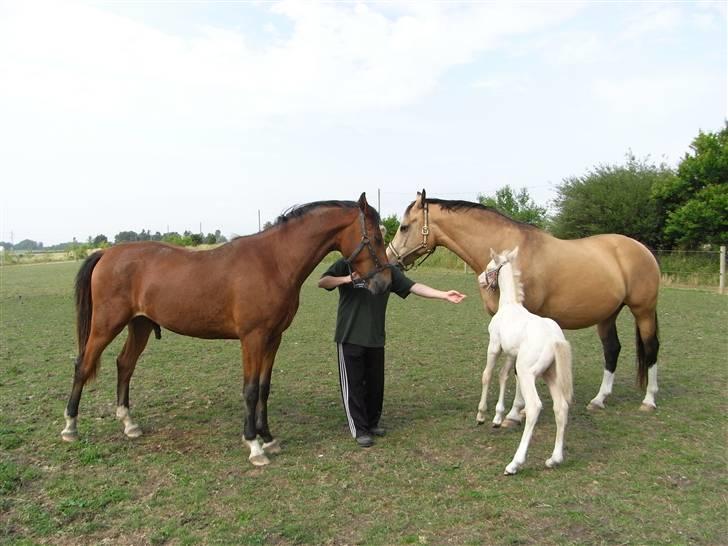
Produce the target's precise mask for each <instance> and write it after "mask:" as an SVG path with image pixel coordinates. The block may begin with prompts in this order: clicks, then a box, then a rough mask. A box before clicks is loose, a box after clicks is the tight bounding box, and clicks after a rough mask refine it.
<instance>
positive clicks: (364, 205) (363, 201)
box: [359, 191, 369, 212]
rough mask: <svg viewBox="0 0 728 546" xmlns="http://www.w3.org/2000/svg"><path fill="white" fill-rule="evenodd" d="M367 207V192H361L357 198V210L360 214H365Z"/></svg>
mask: <svg viewBox="0 0 728 546" xmlns="http://www.w3.org/2000/svg"><path fill="white" fill-rule="evenodd" d="M368 205H369V203H367V192H365V191H363V192H361V195H360V196H359V208H360V209H361V210H362V212H366V211H367V206H368Z"/></svg>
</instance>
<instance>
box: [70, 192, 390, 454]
mask: <svg viewBox="0 0 728 546" xmlns="http://www.w3.org/2000/svg"><path fill="white" fill-rule="evenodd" d="M370 233H371V234H372V238H371V239H370V238H369V234H370ZM332 250H338V251H340V252H341V253H342V254H344V255H345V256H349V257H348V262H349V265H350V267H351V268H352V270H354V271H357V272H359V273H360V275H361V277H363V278H364V279H367V280H368V281H369V282H368V288H369V290H370V291H371V292H372V293H374V294H379V293H382V292H384V291H386V290H387V289H388V287H389V284H390V282H391V271H390V270H389V265H387V262H386V257H385V250H384V242H383V241H382V236H381V232H380V230H379V215H378V214H377V212H376V211H375V210H374V209H372V208H371V207H369V206H368V205H367V201H366V196H365V195H364V194H362V195H361V197H360V198H359V202H358V203H354V202H351V201H319V202H315V203H309V204H308V205H303V206H300V207H296V208H293V209H291V210H290V211H289V212H287V213H286V214H284V215H282V216H280V217H279V218H278V221H277V222H276V224H275V225H274V226H273V227H271V228H269V229H267V230H265V231H263V232H262V233H258V234H256V235H251V236H248V237H239V238H237V239H234V240H233V241H231V242H229V243H227V244H225V245H222V246H220V247H218V248H215V249H212V250H204V251H198V252H195V251H190V250H186V249H183V248H179V247H176V246H172V245H167V244H163V243H155V242H147V243H132V244H125V245H119V246H115V247H112V248H109V249H107V250H102V251H99V252H96V253H94V254H92V255H91V256H89V257H88V258H87V259H86V261H85V262H84V264H83V265H82V266H81V269H80V270H79V272H78V276H77V278H76V315H77V321H76V322H77V332H78V347H79V356H78V358H77V360H76V371H75V375H74V379H73V388H72V390H71V397H70V399H69V401H68V406H67V408H66V412H65V417H66V428H65V429H64V430H63V432H62V433H61V435H62V437H63V439H64V440H67V441H72V440H75V439H77V438H78V431H77V428H76V419H77V415H78V404H79V400H80V398H81V391H82V390H83V386H84V384H85V383H86V381H88V380H89V379H91V378H93V377H94V376H95V375H96V372H97V369H98V366H99V358H100V356H101V353H102V352H103V350H104V349H105V348H106V346H107V345H108V344H109V343H110V342H111V341H112V340H113V339H114V338H115V337H116V336H117V335H119V333H121V331H122V330H123V329H124V327H125V326H128V330H129V337H128V338H127V340H126V344H125V345H124V348H123V350H122V352H121V354H120V355H119V357H118V358H117V360H116V365H117V372H118V380H117V412H116V415H117V417H118V418H119V419H121V420H122V422H123V424H124V432H125V434H126V435H127V436H129V437H131V438H135V437H137V436H140V435H141V429H140V428H139V427H138V426H137V425H136V424H135V423H134V422H133V421H132V420H131V417H130V415H129V381H130V380H131V376H132V374H133V373H134V367H135V366H136V363H137V360H138V359H139V356H140V355H141V353H142V351H143V350H144V347H145V346H146V344H147V340H148V339H149V335H150V334H151V332H152V330H154V331H155V334H156V336H157V338H159V336H160V327H164V328H167V329H169V330H172V331H173V332H177V333H178V334H182V335H187V336H193V337H199V338H205V339H240V343H241V345H242V353H243V385H244V388H243V396H244V399H245V406H246V409H247V417H246V418H245V420H244V423H245V424H244V436H243V437H244V440H245V443H246V444H247V445H248V447H249V448H250V457H249V460H250V462H252V463H253V464H254V465H257V466H259V465H264V464H267V463H268V462H269V461H268V458H267V457H266V452H267V453H276V452H278V451H279V450H280V445H279V443H278V441H277V440H275V439H274V438H273V435H272V434H271V432H270V429H269V428H268V410H267V408H268V395H269V393H270V381H271V371H272V369H273V361H274V359H275V355H276V351H277V350H278V346H279V345H280V342H281V335H282V334H283V331H284V330H285V329H286V328H288V326H289V325H290V324H291V321H292V320H293V317H294V316H295V314H296V311H297V309H298V302H299V293H300V289H301V285H302V284H303V281H305V280H306V278H307V277H308V276H309V274H310V273H311V271H313V268H314V267H316V265H317V264H318V263H319V262H320V261H321V259H322V258H323V257H324V256H326V254H328V253H329V252H331V251H332ZM258 435H260V437H261V438H262V440H263V442H264V443H263V446H262V447H261V445H260V443H259V442H258V440H257V436H258Z"/></svg>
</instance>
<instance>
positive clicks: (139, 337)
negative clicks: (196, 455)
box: [116, 317, 154, 438]
mask: <svg viewBox="0 0 728 546" xmlns="http://www.w3.org/2000/svg"><path fill="white" fill-rule="evenodd" d="M153 327H154V324H153V323H152V321H151V320H149V319H148V318H146V317H136V318H135V319H133V320H132V321H131V322H130V323H129V327H128V330H129V337H128V338H126V343H125V344H124V349H123V350H122V351H121V354H120V355H119V357H118V358H117V359H116V372H117V379H116V417H117V418H118V419H119V420H120V421H121V422H122V423H123V424H124V434H126V435H127V437H129V438H138V437H139V436H141V435H142V429H141V428H140V427H139V425H137V424H136V423H134V422H133V421H132V420H131V415H130V413H129V382H130V381H131V376H132V374H133V373H134V369H135V368H136V363H137V361H138V360H139V356H140V355H141V354H142V351H144V348H145V347H146V346H147V341H148V340H149V334H151V333H152V329H153Z"/></svg>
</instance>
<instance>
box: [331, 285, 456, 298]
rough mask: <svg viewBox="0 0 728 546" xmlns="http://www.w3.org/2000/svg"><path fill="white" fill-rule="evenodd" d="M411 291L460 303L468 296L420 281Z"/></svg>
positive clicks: (422, 295)
mask: <svg viewBox="0 0 728 546" xmlns="http://www.w3.org/2000/svg"><path fill="white" fill-rule="evenodd" d="M319 286H320V284H319ZM410 292H412V293H413V294H415V295H417V296H420V297H423V298H430V299H435V300H445V301H449V302H450V303H460V302H461V301H463V300H464V299H465V298H466V296H465V294H461V293H460V292H458V291H457V290H446V291H443V290H437V289H436V288H432V287H430V286H427V285H426V284H422V283H419V282H416V283H415V284H413V285H412V288H410Z"/></svg>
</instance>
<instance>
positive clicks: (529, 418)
mask: <svg viewBox="0 0 728 546" xmlns="http://www.w3.org/2000/svg"><path fill="white" fill-rule="evenodd" d="M531 367H533V364H532V363H530V365H528V366H527V365H519V364H518V363H517V364H516V369H517V371H518V384H519V385H520V386H521V392H522V393H523V398H524V399H525V401H526V425H525V426H524V427H523V435H522V436H521V443H520V444H519V445H518V449H517V450H516V454H515V456H514V457H513V460H512V461H511V462H510V463H509V464H508V466H506V470H505V472H504V474H506V475H510V474H515V473H516V472H518V470H519V469H520V468H521V467H522V466H523V465H524V464H525V462H526V453H527V452H528V444H529V443H530V442H531V435H532V434H533V429H534V428H535V426H536V422H537V421H538V416H539V414H540V413H541V408H542V407H543V404H542V403H541V399H540V398H539V397H538V391H536V378H535V376H534V375H533V373H532V372H531V371H530V368H531Z"/></svg>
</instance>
